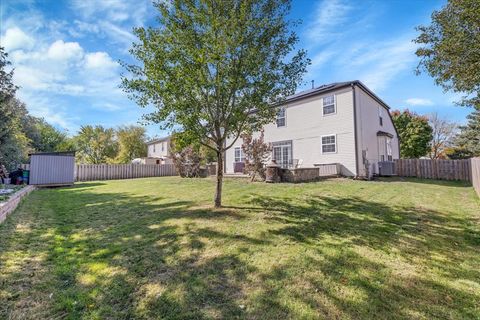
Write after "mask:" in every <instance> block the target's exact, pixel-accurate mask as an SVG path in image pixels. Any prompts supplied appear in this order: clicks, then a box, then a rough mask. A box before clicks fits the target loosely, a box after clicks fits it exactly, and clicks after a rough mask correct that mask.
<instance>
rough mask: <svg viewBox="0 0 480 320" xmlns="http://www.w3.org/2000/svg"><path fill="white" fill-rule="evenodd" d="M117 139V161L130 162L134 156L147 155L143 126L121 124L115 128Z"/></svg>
mask: <svg viewBox="0 0 480 320" xmlns="http://www.w3.org/2000/svg"><path fill="white" fill-rule="evenodd" d="M116 135H117V141H118V155H117V157H116V158H115V162H117V163H130V162H131V161H132V160H133V159H135V158H142V157H146V156H147V144H146V139H147V137H146V134H145V128H144V127H139V126H121V127H119V128H118V129H117V130H116Z"/></svg>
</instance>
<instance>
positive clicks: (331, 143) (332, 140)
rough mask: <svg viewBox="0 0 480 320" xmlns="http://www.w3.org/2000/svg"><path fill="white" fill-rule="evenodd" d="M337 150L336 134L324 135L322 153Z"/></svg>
mask: <svg viewBox="0 0 480 320" xmlns="http://www.w3.org/2000/svg"><path fill="white" fill-rule="evenodd" d="M335 152H337V138H336V136H335V135H334V134H332V135H328V136H323V137H322V153H335Z"/></svg>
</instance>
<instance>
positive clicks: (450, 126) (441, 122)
mask: <svg viewBox="0 0 480 320" xmlns="http://www.w3.org/2000/svg"><path fill="white" fill-rule="evenodd" d="M428 122H429V123H430V127H432V141H431V142H430V154H429V156H430V158H431V159H445V158H447V154H446V152H447V150H448V148H450V147H451V146H452V144H453V138H454V137H455V134H456V129H457V127H458V126H457V124H456V123H454V122H451V121H448V120H446V119H443V118H441V117H440V116H439V115H438V113H436V112H435V113H432V114H430V115H429V116H428Z"/></svg>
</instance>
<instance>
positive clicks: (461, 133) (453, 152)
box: [392, 110, 480, 159]
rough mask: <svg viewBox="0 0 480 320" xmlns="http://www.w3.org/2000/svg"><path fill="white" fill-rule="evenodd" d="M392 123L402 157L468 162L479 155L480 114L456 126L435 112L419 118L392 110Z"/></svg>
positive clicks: (476, 112)
mask: <svg viewBox="0 0 480 320" xmlns="http://www.w3.org/2000/svg"><path fill="white" fill-rule="evenodd" d="M392 120H393V123H394V124H395V127H396V129H397V132H398V136H399V140H400V157H401V158H421V157H429V158H431V159H467V158H471V157H478V156H480V141H479V132H480V112H479V111H478V110H475V111H473V112H472V113H471V114H470V115H468V116H467V120H468V122H467V124H465V125H458V124H457V123H455V122H453V121H450V120H448V119H445V118H442V117H441V116H439V115H438V113H436V112H435V113H432V114H428V115H419V114H417V113H415V112H412V111H409V110H404V111H399V110H395V111H393V112H392Z"/></svg>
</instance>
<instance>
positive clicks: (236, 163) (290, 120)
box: [224, 81, 400, 177]
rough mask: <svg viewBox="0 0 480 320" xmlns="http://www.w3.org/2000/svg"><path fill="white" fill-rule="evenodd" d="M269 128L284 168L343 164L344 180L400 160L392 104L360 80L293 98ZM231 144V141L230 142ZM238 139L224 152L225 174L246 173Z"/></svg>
mask: <svg viewBox="0 0 480 320" xmlns="http://www.w3.org/2000/svg"><path fill="white" fill-rule="evenodd" d="M277 108H278V113H277V118H276V121H275V122H274V123H271V124H268V125H266V126H265V127H264V134H265V136H264V139H265V142H267V143H271V144H272V150H273V151H272V158H273V159H275V160H276V161H277V163H278V164H280V165H281V166H282V167H289V168H292V167H302V168H307V167H315V166H321V165H322V164H331V163H338V164H340V165H341V166H340V167H341V174H342V175H344V176H352V177H364V176H366V175H367V168H368V170H369V172H368V174H373V173H378V162H379V161H391V160H393V159H398V158H399V153H400V152H399V140H398V134H397V131H396V129H395V126H394V124H393V122H392V118H391V116H390V112H389V106H388V105H387V104H386V103H385V102H383V101H382V100H381V99H380V98H379V97H377V96H376V95H375V94H374V93H373V92H372V91H371V90H369V89H368V88H367V87H366V86H365V85H364V84H363V83H361V82H360V81H350V82H340V83H333V84H329V85H323V86H320V87H318V88H313V89H310V90H306V91H303V92H300V93H297V94H295V95H292V96H290V97H288V98H287V99H286V100H285V102H284V103H283V104H282V105H280V106H277ZM231 142H232V140H231V139H230V141H227V144H230V143H231ZM241 145H242V139H241V138H239V139H238V140H237V141H236V142H235V144H234V145H233V146H232V148H231V149H229V150H227V151H226V154H225V168H224V170H225V172H227V173H235V172H240V171H242V169H243V162H244V161H245V158H244V155H243V151H242V148H241Z"/></svg>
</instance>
